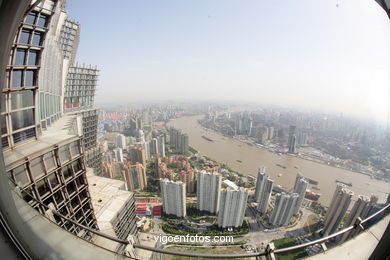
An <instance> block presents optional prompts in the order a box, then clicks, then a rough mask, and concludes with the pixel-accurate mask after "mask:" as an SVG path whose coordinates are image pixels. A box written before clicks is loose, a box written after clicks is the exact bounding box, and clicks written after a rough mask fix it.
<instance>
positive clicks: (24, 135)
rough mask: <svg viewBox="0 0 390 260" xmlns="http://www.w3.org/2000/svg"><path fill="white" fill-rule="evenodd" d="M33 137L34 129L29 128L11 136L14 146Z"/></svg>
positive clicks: (34, 134)
mask: <svg viewBox="0 0 390 260" xmlns="http://www.w3.org/2000/svg"><path fill="white" fill-rule="evenodd" d="M35 136H36V132H35V128H30V129H27V130H24V131H21V132H18V133H15V134H13V135H12V137H13V140H14V143H15V144H16V143H19V142H22V141H24V140H27V139H30V138H33V137H35Z"/></svg>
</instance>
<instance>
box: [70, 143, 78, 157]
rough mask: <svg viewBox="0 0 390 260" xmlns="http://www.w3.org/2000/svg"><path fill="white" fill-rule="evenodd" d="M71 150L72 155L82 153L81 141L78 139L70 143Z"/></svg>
mask: <svg viewBox="0 0 390 260" xmlns="http://www.w3.org/2000/svg"><path fill="white" fill-rule="evenodd" d="M70 151H71V153H72V157H75V156H77V155H79V154H80V148H79V143H78V142H77V141H76V142H73V143H71V144H70Z"/></svg>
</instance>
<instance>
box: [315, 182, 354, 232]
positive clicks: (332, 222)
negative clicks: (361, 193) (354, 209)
mask: <svg viewBox="0 0 390 260" xmlns="http://www.w3.org/2000/svg"><path fill="white" fill-rule="evenodd" d="M352 196H353V192H352V191H350V190H348V189H347V188H346V186H345V185H343V184H338V185H337V187H336V191H335V193H334V195H333V198H332V201H331V203H330V207H329V208H328V211H327V212H326V215H325V219H324V228H323V230H322V233H323V235H324V236H327V235H329V234H332V233H334V232H336V231H337V230H338V228H339V226H340V224H341V221H342V220H343V217H344V215H345V213H346V212H347V210H348V207H349V204H350V203H351V199H352Z"/></svg>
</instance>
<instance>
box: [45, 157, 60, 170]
mask: <svg viewBox="0 0 390 260" xmlns="http://www.w3.org/2000/svg"><path fill="white" fill-rule="evenodd" d="M43 160H44V161H45V165H46V169H47V171H51V170H53V169H55V168H57V164H56V161H55V158H54V156H53V153H52V152H49V153H47V154H45V155H44V156H43Z"/></svg>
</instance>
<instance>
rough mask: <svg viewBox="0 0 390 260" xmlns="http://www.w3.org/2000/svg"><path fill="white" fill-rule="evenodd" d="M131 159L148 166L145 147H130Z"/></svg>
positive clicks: (132, 161) (133, 161)
mask: <svg viewBox="0 0 390 260" xmlns="http://www.w3.org/2000/svg"><path fill="white" fill-rule="evenodd" d="M130 161H131V163H134V164H135V163H137V162H138V163H142V165H143V166H145V167H146V152H145V149H144V148H142V147H139V146H135V145H133V146H131V147H130Z"/></svg>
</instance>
